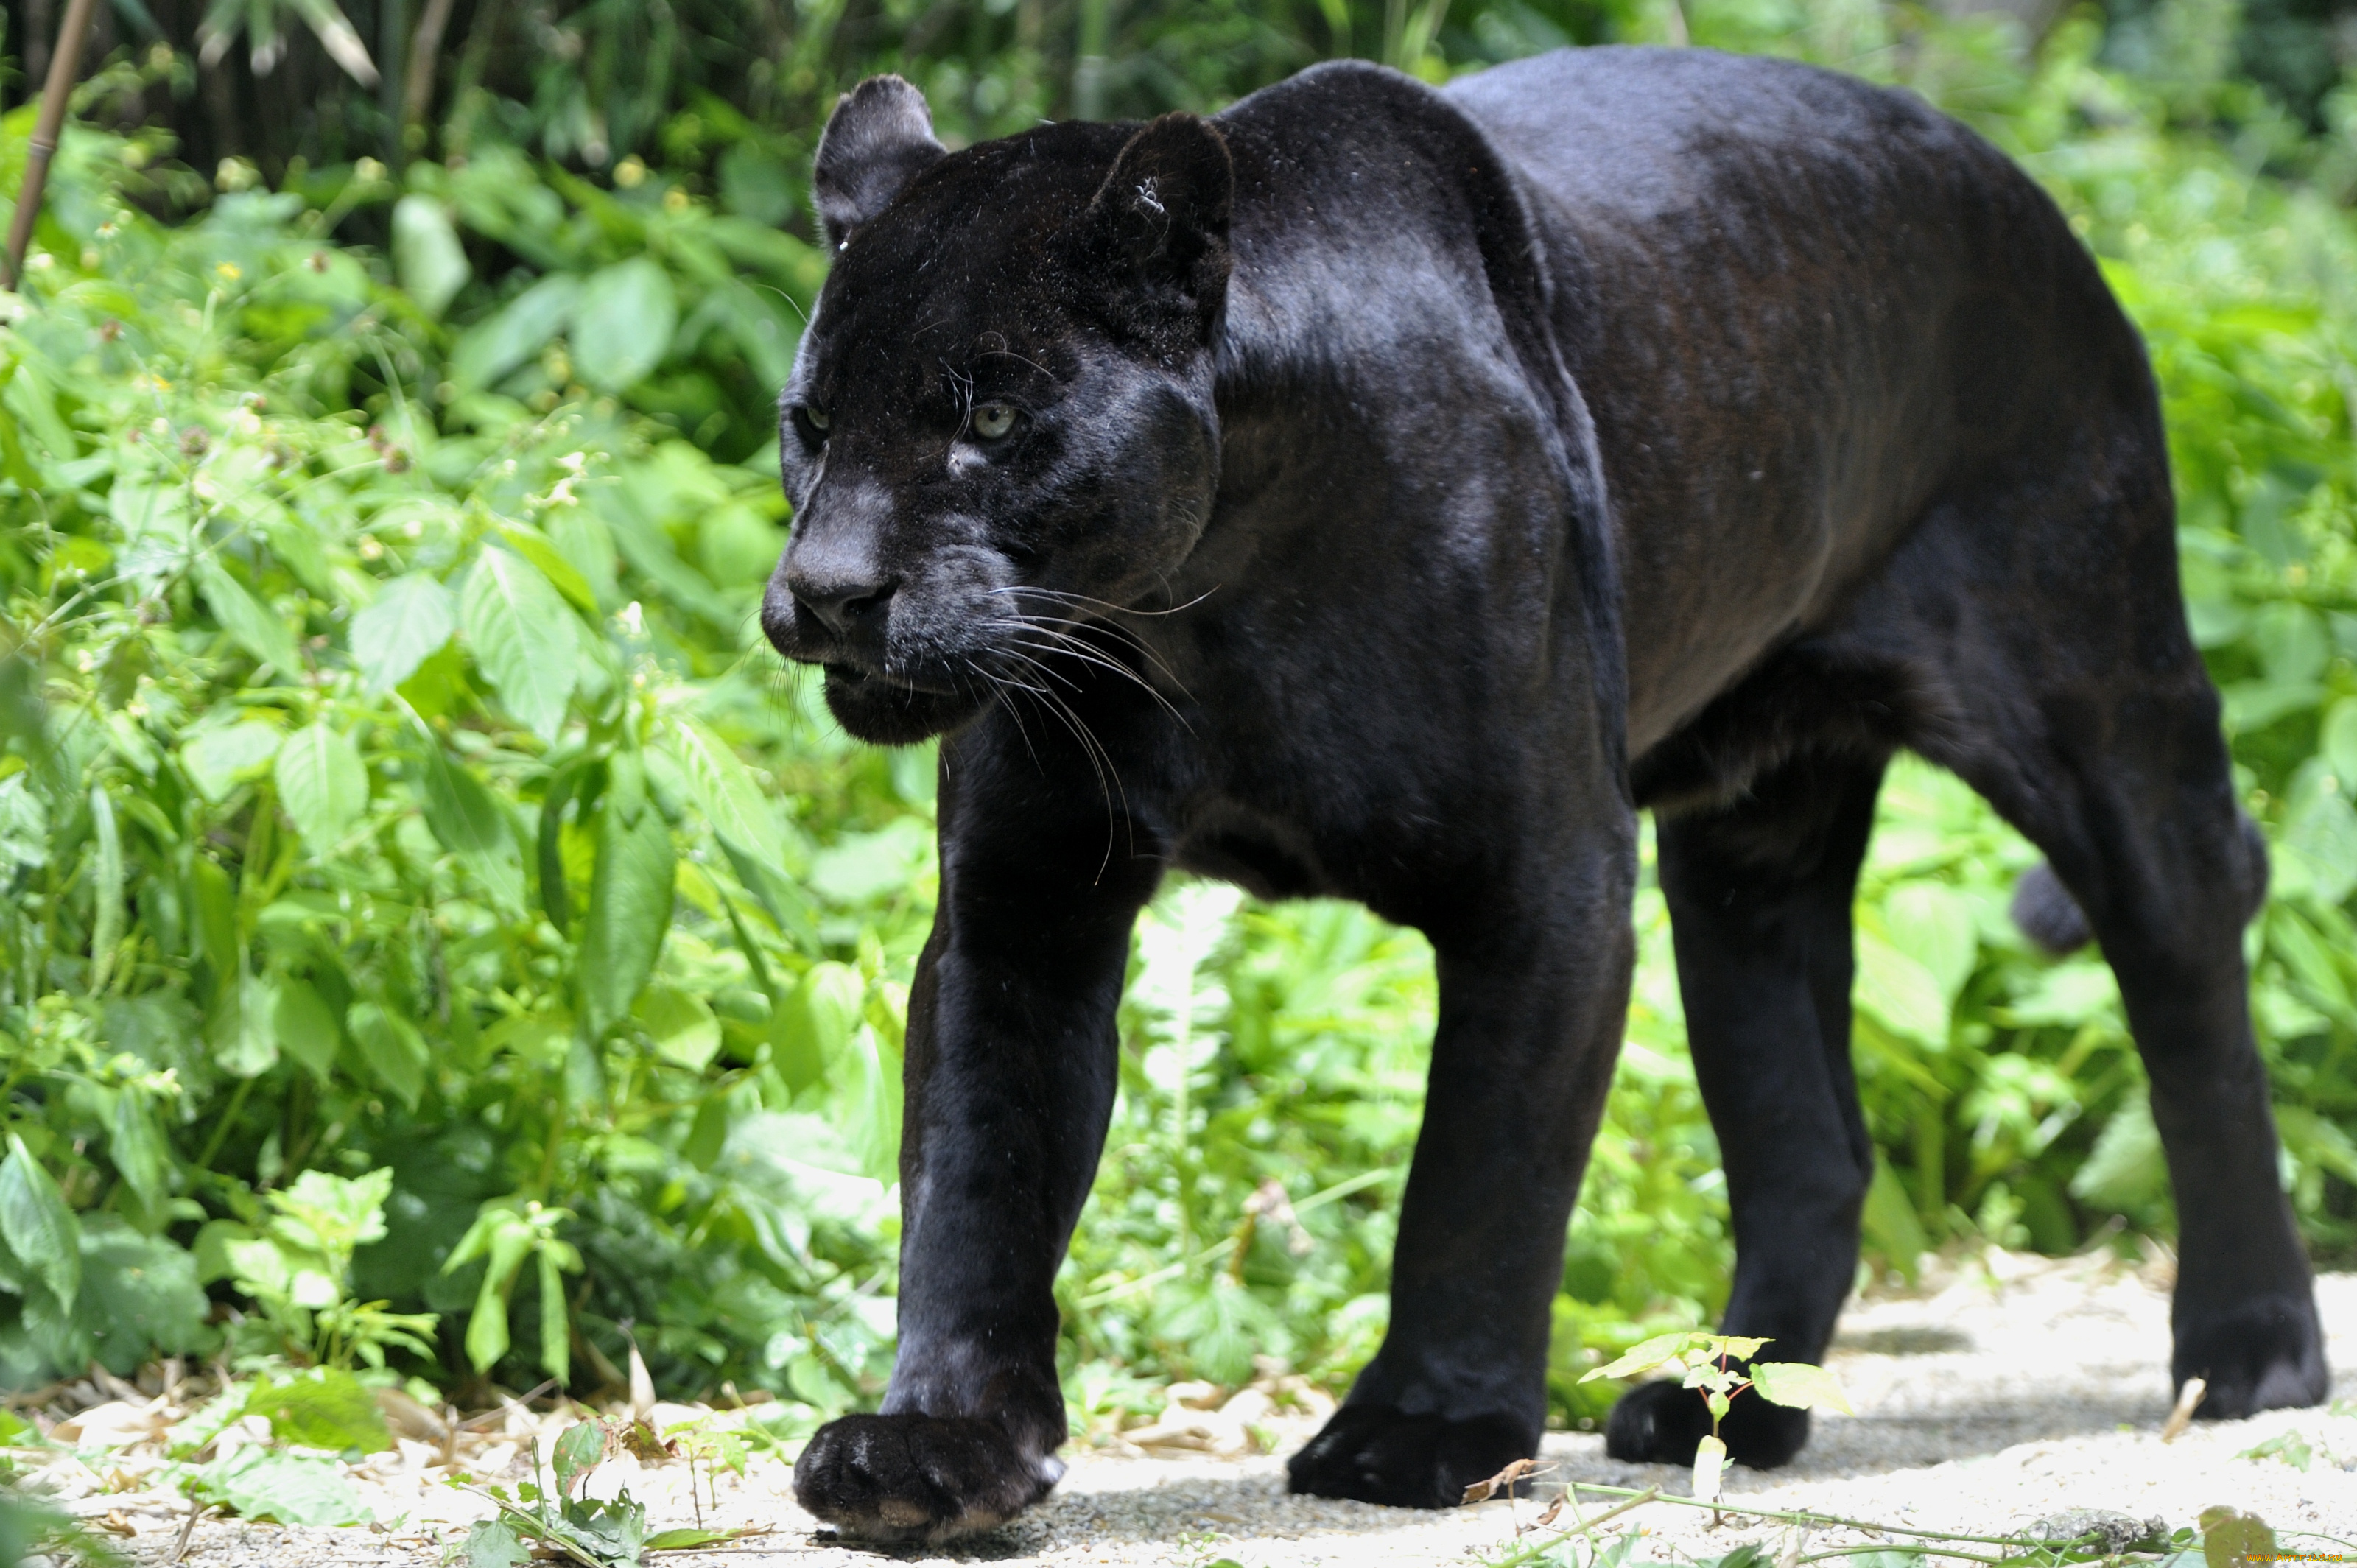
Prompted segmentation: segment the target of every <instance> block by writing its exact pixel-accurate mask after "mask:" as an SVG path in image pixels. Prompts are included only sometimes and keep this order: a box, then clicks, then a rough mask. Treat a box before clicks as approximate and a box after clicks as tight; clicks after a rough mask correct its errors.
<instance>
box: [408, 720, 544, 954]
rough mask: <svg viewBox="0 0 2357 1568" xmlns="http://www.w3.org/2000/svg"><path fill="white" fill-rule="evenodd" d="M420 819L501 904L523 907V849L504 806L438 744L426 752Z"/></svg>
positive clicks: (509, 907) (517, 911) (516, 911)
mask: <svg viewBox="0 0 2357 1568" xmlns="http://www.w3.org/2000/svg"><path fill="white" fill-rule="evenodd" d="M423 782H424V784H425V790H424V794H425V825H426V826H427V827H428V828H431V829H432V830H433V832H434V836H435V837H436V838H437V839H439V840H441V841H442V847H443V848H445V849H447V850H448V851H449V852H450V853H451V854H455V855H457V857H458V859H459V861H460V863H461V864H463V865H465V866H466V867H467V869H468V871H470V872H472V873H474V875H475V878H476V880H477V881H479V882H480V883H481V884H482V885H483V886H484V887H485V888H486V889H487V890H488V891H489V892H490V895H491V897H493V898H494V899H495V900H496V901H497V902H498V903H499V905H500V908H504V909H506V910H508V911H509V912H510V913H512V914H521V913H522V912H523V897H524V891H523V864H522V862H523V852H522V850H521V849H520V848H519V847H518V846H517V844H516V840H515V834H514V832H512V831H511V828H510V825H509V822H508V815H507V809H506V808H505V807H503V806H501V805H500V802H499V799H498V797H496V796H494V795H493V794H492V793H491V792H490V790H489V789H486V788H484V786H483V784H482V782H481V781H480V780H479V779H477V778H476V777H475V776H474V775H473V774H472V773H469V772H468V771H467V770H466V769H465V768H460V767H457V766H456V765H455V764H453V763H452V762H451V760H450V759H449V757H447V756H445V755H444V754H443V751H442V749H441V747H440V746H438V745H434V746H429V747H428V749H427V750H426V753H425V778H424V780H423Z"/></svg>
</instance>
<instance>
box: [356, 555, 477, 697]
mask: <svg viewBox="0 0 2357 1568" xmlns="http://www.w3.org/2000/svg"><path fill="white" fill-rule="evenodd" d="M457 629H458V609H457V603H456V601H454V600H453V599H452V598H451V597H450V590H449V589H447V588H446V587H444V586H443V585H441V584H440V583H438V582H436V580H435V579H434V578H432V577H430V576H428V575H426V574H425V573H423V572H412V573H410V574H408V575H406V576H401V577H395V578H394V579H393V581H392V582H390V583H387V584H386V585H384V590H383V591H382V593H380V594H378V595H377V596H376V602H375V603H374V604H371V605H370V606H369V607H367V608H366V609H364V610H362V611H361V612H360V613H359V614H358V615H356V616H354V617H352V632H351V646H352V658H353V659H354V660H358V661H359V663H360V667H361V677H362V680H363V682H364V689H365V690H366V691H367V692H368V693H369V695H371V696H372V697H381V696H382V695H383V694H384V693H387V692H390V691H392V690H393V688H394V687H395V686H398V685H400V684H401V683H402V682H404V681H406V680H408V679H409V678H410V677H411V676H412V675H414V674H415V673H417V667H418V666H419V665H421V664H423V663H425V660H426V659H427V658H428V657H429V656H430V655H432V654H433V653H434V652H435V651H436V650H438V649H439V648H441V646H442V645H443V644H444V643H446V642H448V641H449V640H450V634H451V633H452V632H454V631H456V630H457Z"/></svg>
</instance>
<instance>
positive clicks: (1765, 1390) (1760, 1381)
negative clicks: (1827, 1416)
mask: <svg viewBox="0 0 2357 1568" xmlns="http://www.w3.org/2000/svg"><path fill="white" fill-rule="evenodd" d="M1751 1386H1752V1387H1753V1388H1754V1389H1757V1390H1758V1391H1760V1398H1762V1399H1764V1400H1767V1401H1769V1402H1770V1403H1772V1404H1781V1405H1790V1406H1791V1407H1792V1408H1793V1409H1794V1410H1837V1411H1839V1412H1842V1413H1843V1414H1844V1415H1854V1414H1856V1413H1857V1412H1855V1411H1853V1410H1851V1409H1850V1408H1849V1396H1848V1395H1846V1394H1845V1393H1843V1392H1842V1386H1841V1384H1839V1383H1838V1382H1835V1380H1834V1375H1833V1374H1832V1373H1831V1372H1828V1371H1826V1370H1825V1369H1824V1368H1823V1367H1813V1366H1810V1365H1809V1364H1808V1363H1807V1362H1805V1361H1754V1362H1752V1363H1751Z"/></svg>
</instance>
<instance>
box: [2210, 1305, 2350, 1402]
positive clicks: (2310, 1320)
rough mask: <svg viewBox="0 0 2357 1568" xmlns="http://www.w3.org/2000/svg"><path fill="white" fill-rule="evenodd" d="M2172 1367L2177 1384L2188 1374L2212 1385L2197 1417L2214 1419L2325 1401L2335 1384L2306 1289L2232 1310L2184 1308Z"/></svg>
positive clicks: (2238, 1306)
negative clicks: (2326, 1364)
mask: <svg viewBox="0 0 2357 1568" xmlns="http://www.w3.org/2000/svg"><path fill="white" fill-rule="evenodd" d="M2169 1370H2170V1372H2171V1373H2172V1374H2173V1377H2172V1378H2171V1381H2172V1382H2173V1383H2175V1384H2177V1385H2179V1386H2182V1385H2183V1384H2184V1382H2185V1380H2186V1379H2188V1378H2201V1379H2204V1380H2207V1381H2208V1382H2209V1385H2210V1391H2209V1392H2208V1393H2207V1394H2205V1395H2204V1396H2203V1397H2202V1401H2201V1404H2200V1405H2199V1406H2197V1407H2196V1408H2195V1410H2194V1414H2196V1415H2197V1416H2200V1417H2202V1418H2204V1419H2206V1420H2210V1421H2238V1420H2240V1419H2241V1418H2243V1417H2244V1416H2246V1415H2256V1414H2257V1413H2258V1412H2261V1411H2263V1410H2283V1409H2287V1408H2289V1407H2292V1406H2296V1405H2310V1404H2321V1403H2323V1402H2324V1397H2325V1395H2326V1394H2327V1393H2328V1392H2330V1390H2331V1386H2332V1379H2331V1376H2330V1373H2328V1372H2327V1371H2326V1370H2325V1367H2324V1336H2323V1334H2322V1333H2321V1332H2320V1331H2319V1328H2318V1326H2317V1322H2316V1301H2315V1298H2314V1297H2313V1296H2310V1295H2309V1294H2306V1293H2304V1292H2303V1293H2301V1294H2296V1295H2295V1294H2283V1295H2269V1296H2262V1297H2259V1298H2258V1299H2256V1300H2255V1301H2246V1302H2243V1303H2241V1304H2239V1305H2236V1306H2235V1307H2234V1308H2233V1310H2232V1311H2230V1312H2222V1313H2216V1314H2211V1313H2196V1312H2194V1311H2190V1310H2180V1311H2179V1314H2178V1324H2177V1351H2176V1354H2175V1355H2173V1356H2171V1357H2170V1358H2169Z"/></svg>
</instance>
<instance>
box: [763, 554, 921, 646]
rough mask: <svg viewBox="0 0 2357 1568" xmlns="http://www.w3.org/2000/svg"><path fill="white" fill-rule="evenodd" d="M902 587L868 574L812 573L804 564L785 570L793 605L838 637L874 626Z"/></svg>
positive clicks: (893, 580) (890, 579) (888, 578)
mask: <svg viewBox="0 0 2357 1568" xmlns="http://www.w3.org/2000/svg"><path fill="white" fill-rule="evenodd" d="M813 564H815V563H813ZM897 587H899V583H898V582H897V581H896V580H895V579H893V578H890V577H883V578H878V577H877V576H876V575H872V574H868V573H860V572H854V573H848V574H837V573H831V572H826V571H823V570H819V571H813V570H808V569H806V568H805V567H804V565H802V564H788V566H787V568H786V591H787V592H788V593H790V594H791V595H793V596H794V603H795V604H797V605H799V606H800V607H802V609H804V610H806V611H808V612H809V613H810V614H812V615H813V616H816V617H817V618H819V620H820V621H821V622H823V624H824V625H825V627H826V628H827V629H828V630H829V631H832V632H834V634H835V635H836V636H837V637H848V636H850V635H851V633H852V631H853V629H854V628H857V627H860V626H862V625H870V624H873V622H874V620H875V618H876V616H877V613H878V612H879V611H881V610H882V609H883V608H884V607H885V606H886V605H887V604H888V603H890V602H891V598H892V590H893V589H895V588H897Z"/></svg>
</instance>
